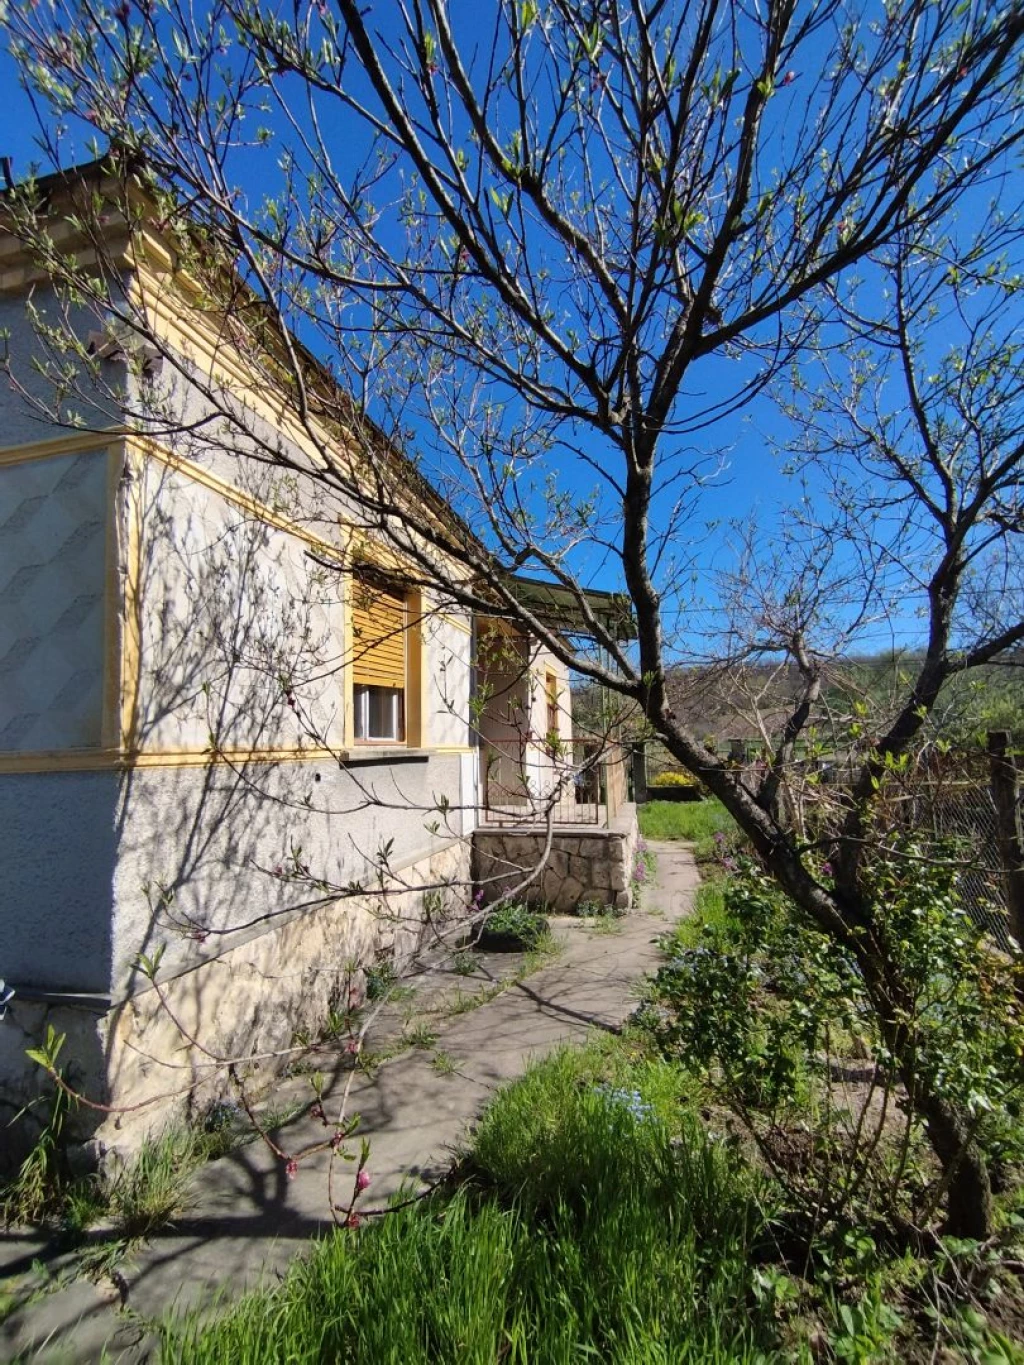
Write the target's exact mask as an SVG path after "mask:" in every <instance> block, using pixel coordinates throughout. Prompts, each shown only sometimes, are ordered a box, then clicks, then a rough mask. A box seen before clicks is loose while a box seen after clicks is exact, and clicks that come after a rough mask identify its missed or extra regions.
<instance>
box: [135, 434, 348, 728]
mask: <svg viewBox="0 0 1024 1365" xmlns="http://www.w3.org/2000/svg"><path fill="white" fill-rule="evenodd" d="M141 484H142V486H141V489H140V499H139V500H140V523H141V535H140V541H141V544H140V554H141V563H140V571H139V580H140V581H139V590H140V597H141V604H142V605H141V611H140V616H141V622H142V660H141V662H142V668H141V676H140V680H139V692H138V715H137V717H136V729H137V733H138V738H139V744H140V747H141V748H142V749H144V750H150V751H153V752H168V751H170V752H174V751H177V750H199V751H202V750H203V749H205V748H207V747H208V746H209V744H210V742H211V738H214V739H215V740H216V743H217V745H218V747H220V748H221V749H226V750H230V749H245V748H258V749H273V748H283V749H295V748H302V747H306V748H309V747H317V746H318V745H319V746H320V747H325V746H333V747H340V746H341V745H342V744H343V742H344V733H343V720H344V691H343V688H344V670H343V662H344V632H343V621H342V609H341V602H340V597H339V594H340V582H339V578H338V575H337V574H335V573H333V572H332V571H331V570H330V569H328V568H325V567H324V566H323V565H320V564H318V563H316V562H315V561H314V560H313V559H311V558H310V557H309V555H308V553H307V550H308V546H307V545H306V544H305V543H304V542H303V541H301V540H299V539H297V538H296V537H294V536H290V535H287V534H286V533H285V532H283V531H279V530H275V529H274V528H273V527H269V526H266V525H264V524H262V523H261V522H259V521H257V520H256V519H255V518H254V517H252V516H250V515H248V514H247V513H246V512H244V511H243V510H242V509H241V508H240V507H239V506H238V505H237V504H234V503H231V502H229V501H228V500H226V499H225V498H222V497H221V496H220V495H219V494H217V493H215V492H212V491H211V490H210V489H208V488H206V487H205V486H204V485H202V484H200V483H197V482H196V481H195V480H192V479H189V478H186V477H185V476H183V475H181V474H179V473H176V472H174V471H172V470H171V469H169V468H168V467H167V466H166V465H163V464H161V463H160V462H159V461H157V460H147V461H146V462H145V468H144V472H143V475H142V480H141Z"/></svg>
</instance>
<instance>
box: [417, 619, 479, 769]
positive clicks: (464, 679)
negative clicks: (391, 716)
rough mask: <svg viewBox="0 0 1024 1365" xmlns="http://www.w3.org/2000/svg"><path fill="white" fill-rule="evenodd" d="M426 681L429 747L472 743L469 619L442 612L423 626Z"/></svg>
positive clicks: (426, 621) (471, 641) (471, 645)
mask: <svg viewBox="0 0 1024 1365" xmlns="http://www.w3.org/2000/svg"><path fill="white" fill-rule="evenodd" d="M423 638H424V646H425V654H426V658H425V670H426V679H427V711H428V723H427V733H428V735H429V741H430V743H431V744H432V745H438V746H447V747H455V746H464V745H469V744H471V743H472V742H473V736H472V733H471V728H472V727H471V714H470V696H471V684H472V668H471V663H472V660H471V654H472V648H473V637H472V635H471V633H470V622H469V617H468V616H466V615H465V614H461V615H460V614H456V613H455V612H453V611H450V610H445V611H444V612H443V613H439V614H435V615H428V616H427V618H426V619H425V621H424V623H423Z"/></svg>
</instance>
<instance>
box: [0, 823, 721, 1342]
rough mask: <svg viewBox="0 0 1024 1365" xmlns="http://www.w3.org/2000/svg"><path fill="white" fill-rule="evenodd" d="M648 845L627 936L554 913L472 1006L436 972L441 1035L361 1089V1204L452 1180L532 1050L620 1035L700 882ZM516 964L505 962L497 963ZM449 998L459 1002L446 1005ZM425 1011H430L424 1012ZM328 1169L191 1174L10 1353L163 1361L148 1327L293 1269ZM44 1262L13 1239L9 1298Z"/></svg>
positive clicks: (255, 1167)
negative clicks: (169, 1217) (650, 862)
mask: <svg viewBox="0 0 1024 1365" xmlns="http://www.w3.org/2000/svg"><path fill="white" fill-rule="evenodd" d="M651 849H652V851H653V852H654V853H655V854H656V856H657V872H656V876H655V879H654V881H653V882H652V884H651V885H650V886H649V887H648V888H646V890H645V892H644V895H643V904H642V907H641V910H640V911H639V912H638V913H634V914H631V915H629V916H627V917H625V918H624V919H622V920H621V921H619V926H620V927H618V928H617V929H616V931H615V932H612V933H608V932H598V931H596V930H595V929H593V928H588V927H587V926H586V925H585V924H584V923H582V922H580V921H577V920H571V919H558V920H555V921H553V924H552V927H553V928H554V929H555V932H556V935H557V937H558V938H559V940H560V941H561V942H562V944H563V948H562V952H561V953H560V955H559V957H558V958H557V959H556V960H555V961H554V962H553V963H552V964H551V965H550V966H547V967H544V968H542V969H541V970H540V971H538V972H536V973H534V974H533V975H531V976H529V977H527V978H526V979H525V980H523V981H521V982H519V983H518V984H516V985H513V986H509V987H508V988H507V989H505V990H504V991H503V992H502V993H501V994H498V995H496V996H495V997H494V998H493V999H490V1000H489V1001H488V1003H486V1004H481V1005H478V1006H476V1007H475V1008H471V1009H466V1010H465V1011H464V1012H462V1013H455V1014H453V1013H452V1009H451V1001H452V999H453V998H455V999H457V998H458V996H453V992H461V993H462V995H463V998H464V999H466V1000H468V997H469V996H470V995H471V994H472V993H474V992H475V991H477V990H480V989H481V981H480V977H479V976H477V977H474V978H465V977H460V976H456V975H454V973H451V972H444V971H441V972H434V973H432V975H431V978H430V981H429V989H425V990H424V991H423V992H422V1002H421V999H420V995H421V992H419V991H418V992H417V996H418V998H417V1001H416V1006H415V1008H416V1017H417V1020H421V1019H423V1018H427V1019H430V1020H431V1021H433V1022H432V1027H433V1028H435V1029H436V1032H437V1037H436V1039H435V1040H434V1041H432V1042H431V1043H430V1045H429V1046H428V1047H425V1046H418V1047H412V1048H409V1049H408V1050H406V1051H404V1052H402V1053H401V1054H400V1055H398V1056H397V1057H395V1058H393V1060H391V1061H390V1062H388V1063H387V1064H386V1065H383V1066H381V1067H380V1069H379V1070H378V1071H377V1072H376V1074H375V1075H374V1076H373V1077H372V1078H368V1077H366V1076H363V1075H360V1076H359V1077H358V1079H357V1080H356V1081H355V1083H354V1084H353V1086H352V1091H351V1099H350V1103H349V1112H351V1113H358V1114H359V1116H360V1123H359V1128H358V1133H357V1139H356V1141H357V1142H358V1138H359V1137H364V1138H366V1139H367V1141H368V1142H369V1144H370V1159H369V1162H368V1165H367V1170H368V1171H369V1172H370V1173H371V1175H372V1184H371V1187H370V1189H369V1190H368V1191H367V1192H366V1194H365V1195H364V1196H363V1198H362V1200H361V1201H360V1204H359V1208H360V1209H363V1208H364V1207H365V1208H371V1207H379V1206H381V1205H383V1204H385V1203H386V1202H387V1199H388V1198H389V1196H390V1195H392V1194H393V1193H395V1191H396V1190H398V1189H400V1188H403V1187H406V1188H412V1189H417V1188H418V1189H422V1188H424V1187H425V1185H427V1184H430V1183H432V1182H434V1181H435V1180H437V1179H438V1178H439V1177H440V1176H442V1175H443V1174H444V1172H445V1171H446V1170H447V1169H448V1168H449V1166H450V1164H451V1160H452V1156H453V1154H454V1152H455V1151H456V1150H457V1148H458V1144H459V1142H460V1140H461V1139H462V1138H463V1137H464V1136H465V1134H466V1132H467V1130H468V1129H469V1127H470V1126H471V1124H472V1122H473V1120H474V1119H475V1118H476V1116H477V1115H478V1114H479V1113H480V1111H481V1109H482V1108H483V1106H484V1104H485V1103H486V1101H487V1099H488V1097H489V1096H490V1095H491V1094H492V1093H493V1091H494V1090H495V1089H496V1088H497V1087H498V1086H499V1085H501V1084H502V1083H503V1082H505V1081H507V1080H510V1079H512V1078H514V1077H515V1076H518V1075H519V1074H521V1072H522V1071H523V1069H524V1067H525V1066H526V1064H527V1062H528V1061H529V1060H530V1059H531V1058H532V1057H537V1056H541V1055H543V1054H544V1053H546V1052H548V1051H550V1050H552V1049H553V1048H555V1047H557V1046H558V1045H559V1044H562V1043H565V1042H570V1041H577V1042H581V1041H582V1040H583V1039H584V1037H585V1036H586V1034H587V1032H588V1031H589V1030H591V1029H595V1028H597V1029H601V1028H604V1029H617V1028H618V1026H619V1025H620V1024H621V1023H622V1022H623V1020H624V1019H625V1018H626V1017H627V1016H628V1015H629V1013H630V1011H631V1010H632V1009H633V1007H634V996H633V990H634V986H635V983H636V981H637V980H638V978H639V977H641V976H642V975H643V974H644V973H646V972H648V971H650V970H651V969H652V968H653V967H654V966H655V965H656V964H657V960H658V958H657V950H656V948H655V943H654V941H655V939H656V938H657V936H658V935H659V934H660V933H662V932H663V931H664V930H665V928H667V927H668V925H669V924H670V923H672V922H673V921H674V920H676V919H678V918H679V917H681V916H682V915H684V914H686V913H687V912H688V910H689V908H690V906H691V904H692V898H693V891H694V888H695V887H696V885H697V882H698V876H697V870H696V867H695V865H694V862H693V858H692V855H691V853H690V850H689V848H688V847H687V846H686V845H680V844H671V843H652V844H651ZM509 966H510V964H509V963H508V962H507V959H503V960H502V968H501V969H503V970H505V971H507V970H508V969H509ZM496 970H498V969H497V968H496V960H495V958H493V957H492V958H490V959H489V960H485V962H484V965H483V969H482V975H483V976H484V977H486V976H487V975H491V976H493V975H494V974H495V971H496ZM427 986H428V983H427V982H426V981H425V982H424V987H427ZM484 989H486V985H485V987H484ZM439 996H440V997H442V998H443V1001H444V1002H447V1008H446V1012H444V1013H442V1012H440V1007H439V1006H438V998H439ZM432 1004H433V1005H434V1006H435V1007H436V1008H435V1010H434V1013H433V1014H431V1013H430V1009H431V1005H432ZM423 1008H425V1009H426V1010H427V1014H426V1015H421V1014H420V1010H421V1009H423ZM378 1045H379V1044H378ZM336 1061H337V1058H333V1059H332V1057H331V1056H330V1055H329V1053H328V1052H326V1051H325V1052H324V1053H321V1054H320V1055H319V1056H318V1057H317V1058H316V1066H317V1067H318V1068H319V1069H320V1070H321V1071H323V1072H324V1073H325V1074H326V1075H327V1076H328V1078H329V1084H328V1086H327V1089H326V1095H327V1098H326V1099H325V1103H324V1108H325V1110H326V1112H327V1113H328V1114H329V1115H330V1114H331V1112H332V1110H331V1100H332V1098H333V1099H334V1101H335V1105H336V1104H337V1096H338V1094H339V1093H340V1086H341V1084H342V1083H343V1081H342V1077H343V1076H344V1074H345V1073H344V1072H343V1071H341V1069H340V1067H335V1070H334V1075H333V1076H332V1074H331V1068H332V1062H336ZM332 1092H333V1094H332ZM275 1098H283V1099H284V1100H285V1101H287V1100H288V1099H289V1098H290V1099H293V1100H296V1101H298V1102H302V1101H305V1102H306V1103H307V1104H308V1102H309V1101H310V1100H311V1099H312V1093H311V1090H310V1087H309V1081H308V1079H305V1078H295V1079H292V1080H290V1081H288V1082H286V1083H285V1085H284V1091H283V1096H277V1095H276V1096H275ZM324 1132H325V1129H324V1128H323V1126H322V1124H321V1123H319V1121H317V1120H314V1119H312V1118H310V1117H309V1116H308V1112H307V1113H305V1114H303V1115H302V1116H301V1117H300V1118H298V1119H296V1120H295V1121H294V1122H293V1123H290V1124H288V1125H287V1127H286V1128H285V1129H284V1130H282V1131H281V1132H279V1133H278V1134H277V1139H278V1142H279V1144H280V1146H281V1147H282V1148H283V1149H284V1150H285V1151H287V1152H289V1153H291V1152H294V1151H297V1150H299V1149H300V1148H301V1147H302V1146H303V1145H304V1144H306V1143H309V1142H315V1141H317V1140H318V1139H319V1138H322V1137H323V1135H324ZM328 1164H329V1162H328V1156H327V1154H326V1153H323V1154H320V1155H319V1156H317V1157H313V1158H310V1159H309V1160H306V1161H303V1162H301V1163H300V1166H299V1170H298V1172H297V1174H296V1175H295V1177H294V1178H293V1179H289V1178H288V1176H287V1174H286V1171H285V1168H284V1163H283V1162H282V1161H281V1160H280V1159H278V1158H276V1157H275V1156H274V1155H273V1153H271V1152H270V1151H269V1149H268V1148H267V1147H266V1146H265V1144H263V1143H262V1142H257V1143H253V1144H251V1145H249V1146H246V1147H244V1148H241V1149H240V1150H238V1151H235V1152H233V1153H231V1154H230V1155H228V1156H226V1157H223V1158H222V1159H220V1160H218V1161H214V1162H211V1163H209V1164H208V1165H207V1166H205V1167H204V1168H203V1169H202V1170H201V1171H200V1172H199V1173H198V1175H197V1177H196V1179H195V1181H194V1186H193V1197H192V1200H191V1207H190V1209H189V1211H188V1213H187V1214H186V1215H185V1216H182V1217H180V1218H178V1219H177V1220H176V1222H175V1225H174V1227H173V1228H169V1229H167V1230H166V1231H164V1232H163V1233H161V1234H159V1235H158V1236H157V1237H155V1238H154V1240H153V1241H152V1242H151V1243H149V1244H148V1245H147V1246H146V1247H145V1248H144V1249H142V1250H141V1251H139V1252H137V1253H136V1254H135V1255H134V1256H133V1257H132V1258H131V1260H130V1261H128V1262H127V1263H123V1264H122V1266H121V1268H120V1269H121V1278H120V1280H119V1281H118V1283H117V1284H114V1283H113V1282H112V1281H111V1280H109V1279H106V1280H104V1281H101V1282H99V1283H96V1282H93V1281H91V1280H88V1279H82V1278H78V1279H74V1280H72V1282H70V1283H68V1284H67V1285H66V1286H65V1287H63V1288H60V1289H57V1290H55V1291H53V1292H49V1293H42V1294H40V1295H39V1297H38V1298H37V1299H36V1301H35V1302H26V1303H24V1305H23V1306H22V1307H19V1308H17V1309H16V1310H15V1311H14V1312H13V1313H10V1314H9V1315H8V1316H7V1318H6V1320H5V1321H4V1322H3V1323H2V1325H0V1357H2V1358H3V1359H5V1360H13V1359H25V1360H32V1361H47V1362H58V1361H94V1360H98V1359H99V1358H100V1356H101V1355H102V1354H103V1352H104V1349H105V1350H106V1353H107V1356H106V1358H107V1359H109V1360H110V1361H118V1360H120V1361H126V1362H127V1361H132V1362H135V1361H141V1360H147V1359H153V1358H154V1356H153V1339H152V1337H151V1335H150V1334H149V1331H148V1329H147V1322H148V1321H151V1320H152V1319H154V1318H156V1317H159V1316H160V1315H161V1314H163V1313H164V1312H166V1311H167V1310H168V1309H170V1308H172V1307H179V1308H183V1307H193V1306H207V1305H209V1304H210V1303H212V1302H214V1301H216V1300H217V1299H218V1298H224V1297H230V1298H234V1297H236V1296H237V1295H238V1294H239V1293H241V1292H242V1291H243V1290H244V1289H245V1288H246V1287H248V1286H251V1285H253V1284H255V1283H257V1282H258V1281H259V1280H260V1279H261V1278H266V1277H268V1276H273V1275H276V1274H279V1273H280V1272H282V1271H283V1270H284V1268H285V1267H286V1266H287V1264H288V1262H289V1261H291V1260H292V1259H293V1258H294V1257H295V1255H296V1254H298V1253H299V1252H300V1251H301V1250H302V1249H303V1247H304V1246H305V1244H306V1243H308V1241H309V1240H310V1238H312V1237H315V1236H317V1235H318V1234H319V1233H322V1232H324V1231H326V1230H328V1229H329V1228H330V1227H331V1225H332V1222H331V1215H330V1200H329V1196H328V1186H327V1169H328ZM352 1171H353V1168H352V1166H351V1165H349V1164H347V1163H343V1162H335V1180H336V1184H335V1187H334V1199H335V1202H336V1203H337V1202H347V1200H348V1198H349V1197H350V1195H351V1191H352ZM33 1261H37V1265H36V1267H35V1268H33ZM38 1261H43V1262H44V1263H45V1262H46V1261H47V1246H46V1243H45V1241H44V1240H43V1239H39V1240H33V1239H30V1238H25V1239H10V1238H9V1239H7V1241H6V1245H5V1246H3V1247H2V1248H0V1276H2V1277H3V1278H2V1279H0V1305H2V1303H3V1297H4V1294H5V1293H13V1294H14V1296H15V1298H16V1300H21V1299H22V1298H23V1296H24V1295H25V1293H26V1290H30V1289H31V1288H32V1287H33V1286H35V1285H38V1286H39V1288H40V1289H42V1288H43V1287H44V1285H45V1284H46V1282H47V1278H48V1276H52V1274H53V1272H54V1270H55V1269H59V1263H57V1262H53V1261H51V1262H50V1263H49V1264H47V1265H45V1268H44V1269H41V1268H40V1267H39V1265H38ZM68 1264H69V1265H71V1264H72V1262H70V1261H69V1262H68ZM0 1311H2V1309H0Z"/></svg>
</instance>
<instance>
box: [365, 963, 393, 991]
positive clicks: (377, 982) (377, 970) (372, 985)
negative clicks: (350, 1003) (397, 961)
mask: <svg viewBox="0 0 1024 1365" xmlns="http://www.w3.org/2000/svg"><path fill="white" fill-rule="evenodd" d="M397 980H398V977H397V974H396V972H395V965H394V963H393V962H392V961H391V959H390V958H386V957H385V958H381V959H380V961H379V962H375V963H373V965H372V966H370V967H367V969H366V998H367V1000H371V1001H373V1000H382V999H383V998H384V996H385V995H387V994H388V992H389V991H390V990H391V989H392V988H393V987H394V985H395V982H396V981H397Z"/></svg>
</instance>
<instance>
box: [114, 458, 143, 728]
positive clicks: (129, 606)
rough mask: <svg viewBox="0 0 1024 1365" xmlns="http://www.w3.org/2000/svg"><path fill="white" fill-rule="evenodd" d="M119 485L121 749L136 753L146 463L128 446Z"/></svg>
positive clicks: (140, 664)
mask: <svg viewBox="0 0 1024 1365" xmlns="http://www.w3.org/2000/svg"><path fill="white" fill-rule="evenodd" d="M122 471H123V473H122V478H121V481H120V483H119V484H118V490H119V495H118V500H117V502H118V507H117V524H118V528H119V533H120V537H121V573H122V579H123V585H124V586H123V588H122V596H121V668H120V676H121V711H120V727H119V729H120V734H119V743H120V748H121V749H122V750H124V751H125V752H128V753H130V752H132V751H134V749H135V747H136V744H137V739H138V736H137V730H138V721H139V679H140V676H141V672H142V461H141V460H140V459H139V455H138V452H137V451H136V450H135V449H134V448H133V446H132V444H131V443H130V442H126V443H125V447H124V463H123V466H122Z"/></svg>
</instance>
